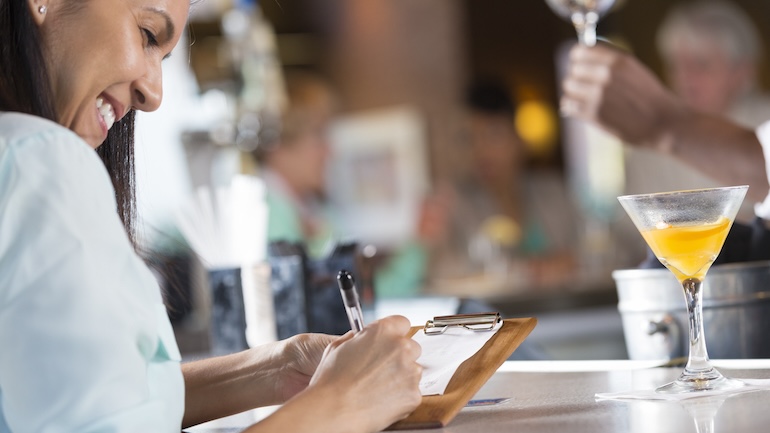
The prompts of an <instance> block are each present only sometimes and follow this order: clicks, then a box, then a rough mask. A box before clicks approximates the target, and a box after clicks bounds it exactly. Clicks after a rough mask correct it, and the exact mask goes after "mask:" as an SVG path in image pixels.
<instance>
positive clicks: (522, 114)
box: [514, 99, 557, 156]
mask: <svg viewBox="0 0 770 433" xmlns="http://www.w3.org/2000/svg"><path fill="white" fill-rule="evenodd" d="M514 125H515V126H516V132H517V133H518V134H519V136H520V137H521V138H522V140H524V143H525V144H526V145H527V148H528V150H529V151H530V153H532V154H533V155H534V156H546V155H548V154H550V153H551V151H552V150H553V148H554V146H555V145H556V128H557V123H556V110H555V109H554V108H553V107H552V106H551V105H550V104H548V103H546V102H545V101H542V100H538V99H533V100H529V101H524V102H522V103H520V104H519V105H518V107H517V109H516V115H515V116H514Z"/></svg>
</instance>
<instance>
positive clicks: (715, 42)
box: [626, 0, 770, 220]
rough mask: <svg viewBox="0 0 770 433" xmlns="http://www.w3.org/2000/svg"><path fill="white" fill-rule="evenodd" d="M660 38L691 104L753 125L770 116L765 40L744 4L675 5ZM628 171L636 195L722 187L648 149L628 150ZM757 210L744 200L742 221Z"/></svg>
mask: <svg viewBox="0 0 770 433" xmlns="http://www.w3.org/2000/svg"><path fill="white" fill-rule="evenodd" d="M656 41H657V48H658V52H659V54H660V56H661V58H662V60H663V66H664V74H665V77H666V79H667V82H668V84H669V86H670V88H671V89H672V91H673V92H674V94H676V95H677V96H679V97H680V98H681V100H682V102H683V103H684V104H686V105H687V106H688V107H690V108H691V109H693V110H696V111H699V112H703V113H709V114H714V115H722V116H725V117H727V118H728V119H731V120H732V121H734V122H736V123H737V124H739V125H743V126H746V127H748V128H755V127H757V126H758V125H759V124H761V123H762V122H763V121H765V120H767V119H770V98H768V97H767V96H766V95H764V94H762V93H761V92H760V90H759V87H758V84H757V76H758V74H759V65H760V62H761V60H762V40H761V38H760V36H759V34H758V32H757V30H756V28H755V26H754V23H753V21H752V20H751V18H750V17H749V16H748V15H747V14H746V13H745V12H744V11H743V10H742V9H741V8H740V7H739V6H737V5H735V4H734V3H731V2H725V1H717V0H707V1H696V2H689V3H681V4H678V5H676V6H673V7H672V8H671V9H670V10H669V12H668V13H667V14H666V16H665V18H664V20H663V22H662V23H661V25H660V27H659V28H658V32H657V38H656ZM626 173H627V192H628V193H631V194H634V193H645V192H655V191H669V190H677V189H692V188H707V187H715V186H720V185H721V183H720V182H719V181H718V180H717V179H715V178H714V175H713V173H709V172H704V171H702V170H698V169H697V168H693V167H691V166H690V165H688V164H682V163H681V162H680V161H677V159H675V158H671V157H669V156H667V155H661V154H656V153H651V152H649V151H648V150H646V149H638V148H630V149H628V150H627V152H626ZM653 173H654V175H652V174H653ZM751 214H752V210H751V203H750V202H746V203H744V205H743V209H742V212H741V214H740V215H739V219H744V220H745V219H747V218H750V216H751Z"/></svg>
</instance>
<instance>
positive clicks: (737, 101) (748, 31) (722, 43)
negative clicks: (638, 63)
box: [657, 0, 770, 128]
mask: <svg viewBox="0 0 770 433" xmlns="http://www.w3.org/2000/svg"><path fill="white" fill-rule="evenodd" d="M657 46H658V52H659V53H660V55H661V57H662V59H663V63H664V69H665V73H666V77H667V79H668V82H669V84H670V86H671V88H672V89H673V90H674V92H675V93H676V94H677V95H679V96H680V97H681V98H682V100H683V101H684V102H685V103H686V104H688V105H689V106H690V107H692V108H694V109H696V110H700V111H705V112H707V113H712V114H724V115H726V116H727V117H729V118H730V119H732V120H734V121H735V122H737V123H739V124H742V125H745V126H747V127H751V128H754V127H757V126H759V125H760V124H761V123H763V122H764V121H766V120H767V119H768V118H770V98H768V97H767V96H766V95H764V94H762V93H761V92H760V90H759V87H758V85H757V77H758V75H759V65H760V63H761V60H762V52H763V51H762V40H761V38H760V36H759V33H758V32H757V30H756V28H755V26H754V22H753V21H752V20H751V18H750V17H749V16H748V15H747V14H746V12H744V11H743V10H742V9H741V8H740V7H739V6H737V5H735V4H734V3H731V2H726V1H717V0H708V1H696V2H690V3H683V4H680V5H678V6H675V7H672V8H671V10H670V11H669V12H668V14H667V15H666V18H665V19H664V21H663V22H662V24H661V25H660V27H659V29H658V33H657Z"/></svg>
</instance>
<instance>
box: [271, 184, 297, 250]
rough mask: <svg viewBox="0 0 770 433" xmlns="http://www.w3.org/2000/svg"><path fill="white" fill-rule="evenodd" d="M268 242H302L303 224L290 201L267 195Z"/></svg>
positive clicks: (274, 195)
mask: <svg viewBox="0 0 770 433" xmlns="http://www.w3.org/2000/svg"><path fill="white" fill-rule="evenodd" d="M266 200H267V208H268V211H267V240H268V242H273V241H288V242H302V241H304V237H303V232H302V224H301V223H300V219H299V216H298V215H297V212H296V211H295V210H294V206H293V205H292V204H291V202H289V200H287V199H285V198H283V197H280V196H279V195H276V194H271V193H270V192H269V191H268V193H267V197H266Z"/></svg>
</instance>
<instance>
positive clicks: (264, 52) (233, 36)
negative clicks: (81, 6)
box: [222, 0, 288, 152]
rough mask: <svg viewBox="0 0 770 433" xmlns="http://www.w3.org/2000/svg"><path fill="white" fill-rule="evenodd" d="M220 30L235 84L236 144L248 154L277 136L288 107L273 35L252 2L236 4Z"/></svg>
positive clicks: (271, 29) (236, 2)
mask: <svg viewBox="0 0 770 433" xmlns="http://www.w3.org/2000/svg"><path fill="white" fill-rule="evenodd" d="M222 30H223V32H224V34H225V37H226V38H227V41H228V45H229V55H230V59H231V61H232V64H233V67H234V69H235V70H234V72H235V78H236V80H237V84H238V85H237V94H238V108H237V110H238V113H237V120H236V125H235V126H236V131H235V144H236V146H238V148H240V149H241V150H243V151H244V152H250V151H253V150H254V149H256V147H257V146H258V145H259V143H260V140H264V141H271V142H272V141H273V140H269V139H268V137H267V136H268V135H269V136H271V137H272V135H277V134H279V133H280V118H281V112H282V111H283V110H284V109H285V108H286V106H287V104H288V97H287V95H286V86H285V83H284V78H283V73H282V69H281V63H280V59H279V57H278V50H277V44H276V34H275V31H274V30H273V27H272V25H270V23H269V22H268V21H267V20H265V19H264V17H263V15H262V10H261V9H260V8H259V6H258V4H257V2H256V1H255V0H236V1H235V3H234V7H233V9H231V10H230V11H228V12H226V13H225V14H224V15H223V16H222Z"/></svg>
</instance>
